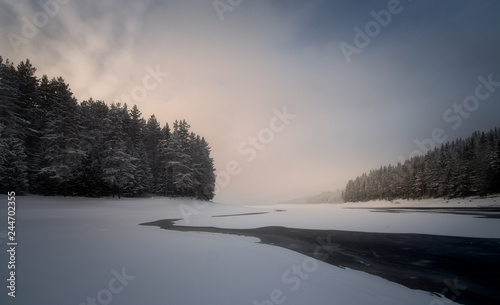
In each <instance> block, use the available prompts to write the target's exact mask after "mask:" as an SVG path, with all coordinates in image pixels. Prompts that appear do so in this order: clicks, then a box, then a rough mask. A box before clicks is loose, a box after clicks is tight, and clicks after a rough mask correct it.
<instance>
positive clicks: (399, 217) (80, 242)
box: [0, 196, 500, 305]
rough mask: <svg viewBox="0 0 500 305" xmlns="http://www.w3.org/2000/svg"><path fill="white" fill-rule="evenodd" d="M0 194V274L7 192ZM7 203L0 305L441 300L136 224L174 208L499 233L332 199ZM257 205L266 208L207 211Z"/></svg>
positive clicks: (367, 226)
mask: <svg viewBox="0 0 500 305" xmlns="http://www.w3.org/2000/svg"><path fill="white" fill-rule="evenodd" d="M497 201H498V200H497ZM0 202H3V203H2V204H1V205H0V215H1V217H0V219H3V220H2V221H1V223H0V225H1V226H0V241H1V242H2V243H0V247H1V248H2V251H1V252H0V274H1V276H2V279H3V280H4V283H5V279H6V278H7V271H8V270H7V261H8V256H7V253H6V249H7V246H6V239H5V233H6V225H7V221H6V214H7V208H6V205H7V204H6V203H7V198H6V196H0ZM16 202H17V227H16V230H17V238H18V246H17V252H16V255H17V260H16V263H17V269H16V271H17V273H16V280H17V283H16V284H17V296H16V298H15V299H13V298H10V297H8V296H7V289H5V288H4V289H3V292H2V294H1V295H0V304H19V305H21V304H23V305H25V304H51V305H58V304H61V305H62V304H64V305H68V304H75V305H79V304H94V303H92V302H95V304H117V305H118V304H121V305H127V304H134V305H135V304H146V305H147V304H186V305H193V304H217V305H220V304H249V305H252V304H263V305H269V304H300V305H303V304H419V305H422V304H425V305H427V304H442V303H446V304H451V303H450V302H449V301H448V300H446V301H444V300H440V299H439V297H438V296H436V295H432V294H430V293H428V292H424V291H418V290H412V289H409V288H407V287H404V286H401V285H399V284H395V283H392V282H389V281H387V280H385V279H382V278H379V277H376V276H373V275H369V274H366V273H363V272H360V271H354V270H350V269H342V268H338V267H335V266H332V265H329V264H326V263H323V262H321V261H317V260H314V259H312V258H310V257H307V256H304V255H302V254H299V253H297V252H294V251H291V250H287V249H283V248H280V247H275V246H270V245H264V244H259V243H257V241H258V240H257V239H256V238H250V237H242V236H230V235H223V234H207V233H194V232H176V231H166V230H161V229H159V228H157V227H151V226H139V225H138V224H140V223H144V222H150V221H154V220H158V219H170V218H182V219H181V220H179V221H178V222H179V223H182V224H184V225H185V224H189V225H191V226H220V227H228V228H242V227H245V228H250V227H260V226H267V225H282V226H290V227H300V228H322V229H344V230H357V231H375V232H416V233H429V234H441V235H443V234H449V235H458V236H461V235H463V236H477V237H496V238H500V233H499V232H500V230H498V229H499V228H500V221H499V220H498V219H486V218H475V217H473V216H468V215H454V214H429V213H420V212H416V213H382V212H370V211H369V210H360V209H344V208H342V206H337V205H312V206H309V205H308V206H279V207H278V206H274V207H242V206H233V205H227V204H216V203H210V204H208V205H206V204H204V203H199V202H193V201H190V200H173V199H165V198H153V199H130V198H125V199H121V200H118V199H88V198H61V197H39V196H25V197H16ZM276 210H284V211H276ZM258 212H268V213H266V214H252V215H239V216H232V217H213V216H225V215H232V214H245V213H258ZM423 231H424V232H423ZM443 288H446V286H445V284H443ZM266 300H267V301H266Z"/></svg>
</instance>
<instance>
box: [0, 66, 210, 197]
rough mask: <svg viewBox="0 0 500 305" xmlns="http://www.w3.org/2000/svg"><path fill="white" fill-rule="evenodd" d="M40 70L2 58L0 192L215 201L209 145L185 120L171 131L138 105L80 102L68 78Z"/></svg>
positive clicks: (0, 82) (0, 86)
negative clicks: (44, 73)
mask: <svg viewBox="0 0 500 305" xmlns="http://www.w3.org/2000/svg"><path fill="white" fill-rule="evenodd" d="M35 72H36V68H35V67H33V66H32V64H31V63H30V61H29V59H28V60H26V61H24V62H20V63H19V64H18V65H17V67H15V66H14V64H13V63H12V62H9V60H6V61H4V60H3V59H2V57H0V192H2V193H6V192H8V191H16V193H23V192H30V193H33V194H42V195H64V196H88V197H100V196H113V197H114V196H115V195H116V196H119V197H121V196H140V195H142V194H158V195H166V196H188V197H196V198H199V199H202V200H210V199H212V198H213V196H214V191H215V174H214V171H215V169H214V165H213V159H212V158H211V156H210V152H211V150H210V146H209V144H208V143H207V141H206V140H205V139H204V138H203V137H200V136H198V135H196V134H195V133H193V132H190V131H189V129H190V125H189V124H188V123H187V122H186V121H185V120H180V121H175V122H174V123H173V126H172V129H171V128H170V126H169V125H168V123H167V124H165V125H164V126H163V127H161V126H160V123H159V122H158V120H157V119H156V117H155V116H154V115H152V116H151V117H150V118H149V119H148V120H147V121H146V120H145V119H144V118H142V114H141V112H140V111H139V109H138V108H137V106H136V105H134V106H133V107H132V109H128V106H127V104H121V103H112V104H111V105H108V104H106V103H105V102H104V101H101V100H93V99H92V98H90V99H88V100H85V101H83V102H81V103H78V101H77V100H76V98H74V97H73V93H72V92H71V90H70V88H69V85H68V84H66V83H65V81H64V79H63V78H61V77H58V78H52V79H50V80H49V78H48V77H47V76H46V75H43V76H42V78H41V79H40V78H37V77H36V76H35Z"/></svg>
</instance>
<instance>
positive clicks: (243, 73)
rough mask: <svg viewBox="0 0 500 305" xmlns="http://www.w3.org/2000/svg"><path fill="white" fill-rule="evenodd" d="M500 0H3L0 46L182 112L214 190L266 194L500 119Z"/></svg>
mask: <svg viewBox="0 0 500 305" xmlns="http://www.w3.org/2000/svg"><path fill="white" fill-rule="evenodd" d="M499 12H500V2H498V1H493V0H491V1H463V0H453V1H452V0H447V1H430V0H429V1H411V0H401V1H397V0H380V1H378V0H377V1H348V0H339V1H335V0H330V1H328V0H313V1H297V0H289V1H285V0H274V1H260V0H215V1H213V0H206V1H205V0H203V1H202V0H183V1H181V0H175V1H160V0H158V1H132V0H122V1H119V0H102V1H90V0H88V1H76V0H57V1H56V0H42V1H23V0H0V55H1V56H2V57H3V58H4V59H6V58H8V59H9V60H11V61H13V62H14V63H16V64H17V63H18V62H19V61H21V60H25V59H26V58H29V59H30V60H31V62H32V63H33V65H34V66H35V67H37V69H38V71H37V75H38V76H40V77H41V76H42V75H43V74H47V75H48V76H49V77H57V76H62V77H63V78H64V79H65V81H66V82H67V83H69V85H70V88H71V90H72V92H73V93H74V96H75V97H76V98H77V99H78V100H79V101H83V100H86V99H88V98H90V97H92V98H93V99H95V100H104V101H105V102H107V103H108V104H111V103H112V102H122V103H123V102H126V103H127V105H129V107H131V106H132V105H134V104H136V105H137V106H138V107H139V109H140V110H141V111H142V114H143V117H144V118H145V119H147V118H149V117H150V116H151V115H152V114H154V115H155V116H156V117H157V119H158V120H159V121H160V122H161V124H162V125H164V124H165V123H166V122H168V123H169V124H172V122H173V121H174V120H176V119H186V120H187V121H188V123H190V125H191V130H192V131H193V132H195V133H197V134H199V135H201V136H204V137H205V138H206V140H207V141H208V142H209V144H210V146H211V148H212V157H213V158H214V162H215V167H216V169H217V175H218V180H217V186H218V191H217V196H216V198H215V199H214V200H215V201H218V202H224V203H232V204H266V203H275V202H277V201H281V200H287V199H293V198H297V197H303V196H308V195H312V194H316V193H321V192H323V191H331V190H335V189H337V188H340V189H341V188H343V187H345V184H346V183H347V181H348V180H349V179H353V178H355V177H356V176H358V175H360V174H362V173H364V172H368V171H369V170H370V169H375V168H379V167H380V166H383V165H388V164H397V162H401V161H403V160H405V159H408V158H409V157H410V156H413V155H417V154H423V153H425V152H426V151H427V150H429V149H430V148H432V147H433V146H434V145H440V144H441V143H442V142H443V141H445V140H455V139H457V138H459V137H462V138H463V137H467V136H469V135H470V134H471V133H472V132H473V131H476V130H481V131H487V130H489V129H491V128H494V127H500V120H499V117H500V116H499V113H500V83H499V82H500V57H499V56H498V54H500V18H498V14H499Z"/></svg>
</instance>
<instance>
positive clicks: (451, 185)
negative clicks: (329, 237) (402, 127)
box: [343, 128, 500, 202]
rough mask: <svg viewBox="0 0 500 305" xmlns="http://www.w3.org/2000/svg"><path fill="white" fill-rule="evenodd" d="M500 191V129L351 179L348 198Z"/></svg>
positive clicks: (372, 198) (418, 196)
mask: <svg viewBox="0 0 500 305" xmlns="http://www.w3.org/2000/svg"><path fill="white" fill-rule="evenodd" d="M497 193H500V130H499V129H497V128H495V129H493V130H490V131H488V132H479V131H477V132H474V133H473V134H472V136H470V137H468V138H466V139H458V140H456V141H453V142H448V143H446V144H443V145H441V147H436V148H435V149H434V150H432V151H429V152H428V153H427V154H425V155H422V156H416V157H414V158H411V159H409V160H406V161H405V162H404V163H403V164H401V163H398V164H397V165H396V166H392V165H389V166H383V167H381V168H379V169H377V170H371V171H370V172H369V173H368V174H366V173H364V174H362V175H361V176H358V177H356V179H354V180H350V181H349V182H348V183H347V185H346V187H345V190H344V193H343V198H344V201H346V202H357V201H369V200H394V199H424V198H458V197H468V196H486V195H489V194H497Z"/></svg>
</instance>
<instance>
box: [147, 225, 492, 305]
mask: <svg viewBox="0 0 500 305" xmlns="http://www.w3.org/2000/svg"><path fill="white" fill-rule="evenodd" d="M177 220H180V219H163V220H157V221H153V222H148V223H142V224H141V225H147V226H158V227H160V228H162V229H165V230H175V231H181V232H207V233H221V234H231V235H240V236H251V237H257V238H259V239H260V240H261V243H263V244H269V245H274V246H278V247H283V248H286V249H290V250H293V251H296V252H299V253H301V254H304V255H307V256H310V257H313V258H316V259H318V260H321V261H324V262H326V263H329V264H331V265H334V266H338V267H346V268H351V269H354V270H360V271H363V272H367V273H370V274H373V275H376V276H380V277H382V278H385V279H387V280H389V281H392V282H396V283H399V284H401V285H404V286H406V287H408V288H412V289H420V290H424V291H428V292H431V293H436V294H441V295H444V296H446V297H447V298H449V299H450V300H453V301H455V302H457V303H461V304H471V305H476V304H477V305H479V304H481V305H483V304H500V294H499V293H498V287H500V239H490V238H467V237H450V236H438V235H425V234H395V233H390V234H388V233H365V232H352V231H340V230H309V229H296V228H287V227H278V226H270V227H262V228H256V229H224V228H215V227H191V226H183V225H175V224H174V222H175V221H177ZM424 305H427V304H424Z"/></svg>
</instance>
